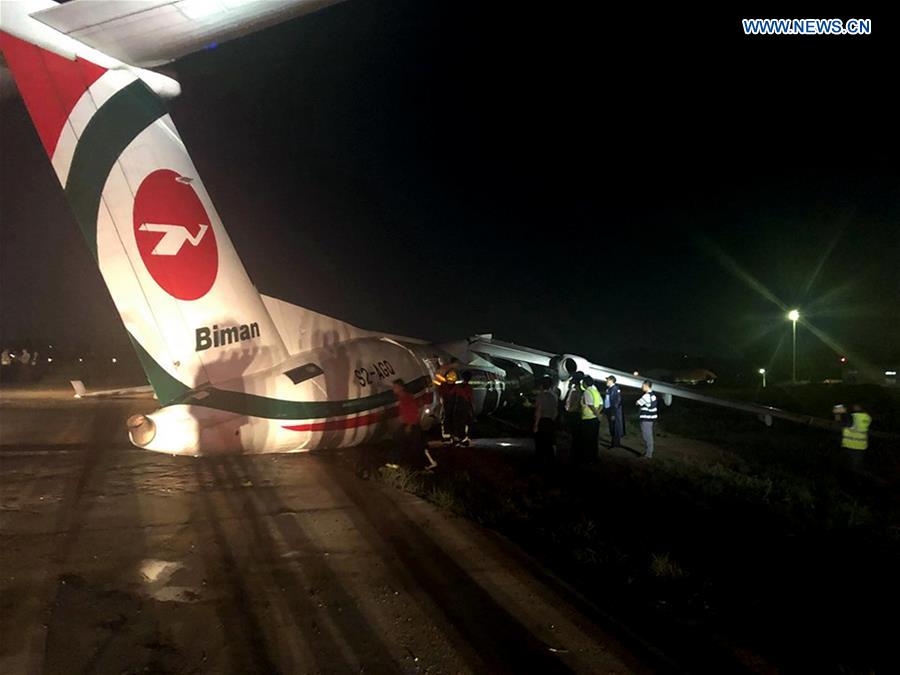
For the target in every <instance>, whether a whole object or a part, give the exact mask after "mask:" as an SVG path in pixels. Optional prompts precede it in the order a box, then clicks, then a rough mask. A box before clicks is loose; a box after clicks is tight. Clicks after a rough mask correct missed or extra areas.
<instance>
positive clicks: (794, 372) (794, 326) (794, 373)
mask: <svg viewBox="0 0 900 675" xmlns="http://www.w3.org/2000/svg"><path fill="white" fill-rule="evenodd" d="M787 318H788V319H790V320H791V324H792V326H791V328H792V333H793V337H794V340H793V344H794V349H793V352H794V359H793V362H792V365H791V382H793V383H794V384H797V321H799V319H800V312H798V311H797V310H796V309H792V310H791V311H790V312H788V315H787Z"/></svg>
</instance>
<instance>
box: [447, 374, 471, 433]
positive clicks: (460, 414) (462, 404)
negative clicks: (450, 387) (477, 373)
mask: <svg viewBox="0 0 900 675" xmlns="http://www.w3.org/2000/svg"><path fill="white" fill-rule="evenodd" d="M471 380H472V373H471V372H470V371H468V370H467V371H466V372H464V373H463V376H462V381H460V382H458V383H457V384H456V386H455V388H454V391H453V426H452V427H451V429H450V435H451V440H452V442H453V445H461V446H463V447H464V448H467V447H469V427H470V426H471V425H472V423H473V422H474V421H475V396H474V393H473V391H472V385H470V384H469V382H471Z"/></svg>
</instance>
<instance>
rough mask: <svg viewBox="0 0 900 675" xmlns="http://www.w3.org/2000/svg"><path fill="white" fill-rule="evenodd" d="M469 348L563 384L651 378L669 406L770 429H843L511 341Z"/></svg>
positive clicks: (630, 383)
mask: <svg viewBox="0 0 900 675" xmlns="http://www.w3.org/2000/svg"><path fill="white" fill-rule="evenodd" d="M468 349H469V351H470V352H472V353H474V354H480V355H482V356H485V357H487V358H492V357H493V358H500V359H505V360H508V361H514V362H524V363H530V364H533V365H536V366H541V367H544V368H547V369H548V370H549V371H550V374H551V376H554V375H555V376H556V377H557V378H558V379H559V380H560V381H561V382H563V383H564V382H565V381H566V380H568V379H569V377H570V376H571V373H572V372H574V371H581V372H583V373H584V374H585V375H590V376H591V377H593V378H594V379H595V380H597V381H599V382H603V381H605V380H606V378H607V377H608V376H609V375H614V376H615V378H616V382H617V383H618V384H619V385H621V386H625V387H635V388H638V389H640V387H641V385H642V384H643V382H644V380H648V379H649V380H650V381H651V382H652V383H653V391H655V392H656V393H657V394H660V395H661V396H662V398H663V401H664V402H665V404H666V405H671V404H672V400H673V398H674V397H678V398H684V399H688V400H691V401H698V402H700V403H706V404H709V405H715V406H720V407H722V408H730V409H731V410H737V411H740V412H745V413H749V414H751V415H756V416H757V417H759V419H760V421H762V422H763V423H765V425H766V426H771V425H772V419H773V418H779V419H785V420H788V421H790V422H795V423H797V424H803V425H806V426H812V427H819V428H822V429H834V428H837V427H838V426H839V425H837V423H836V422H834V421H833V420H827V419H822V418H819V417H812V416H810V415H801V414H798V413H792V412H789V411H787V410H781V409H780V408H773V407H771V406H765V405H756V404H753V403H746V402H744V401H730V400H728V399H723V398H716V397H715V396H707V395H706V394H701V393H699V392H696V391H692V390H690V389H685V388H683V387H676V386H675V385H672V384H669V383H667V382H659V381H657V380H652V379H650V378H647V377H642V376H639V375H635V374H633V373H626V372H624V371H621V370H616V369H615V368H609V367H607V366H602V365H598V364H595V363H591V362H590V361H588V360H587V359H585V358H582V357H580V356H575V355H573V354H553V353H552V352H546V351H542V350H540V349H532V348H530V347H523V346H522V345H517V344H513V343H511V342H501V341H499V340H495V339H493V337H492V336H490V335H476V336H475V337H472V338H470V339H469V347H468Z"/></svg>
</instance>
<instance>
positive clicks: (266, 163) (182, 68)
mask: <svg viewBox="0 0 900 675" xmlns="http://www.w3.org/2000/svg"><path fill="white" fill-rule="evenodd" d="M523 7H524V5H519V4H510V5H509V6H508V9H507V10H505V11H503V10H501V9H499V8H496V9H491V10H485V9H484V8H479V7H478V6H477V5H471V4H470V5H460V4H459V3H453V4H450V3H443V4H434V5H432V4H430V3H426V2H421V1H403V2H390V3H387V2H373V1H368V0H351V1H350V2H347V3H345V4H343V5H338V6H335V7H332V8H329V9H327V10H325V11H323V12H320V13H318V14H315V15H311V16H308V17H304V18H302V19H300V20H297V21H294V22H291V23H289V24H285V25H283V26H279V27H277V28H274V29H270V30H268V31H265V32H263V33H259V34H256V35H253V36H249V37H247V38H243V39H241V40H237V41H234V42H230V43H226V44H223V45H220V46H219V47H218V48H216V49H211V50H207V51H204V52H202V53H198V54H195V55H192V56H190V57H188V58H185V59H182V60H181V61H179V62H177V63H175V64H172V66H171V67H170V68H167V69H166V70H165V71H164V72H167V73H168V74H172V75H174V76H176V77H177V78H178V79H179V80H180V81H181V83H182V88H183V92H184V93H183V95H182V96H181V97H180V98H179V99H176V100H175V101H172V102H170V109H171V111H172V115H173V118H174V120H175V123H176V125H177V126H178V128H179V130H180V132H181V134H182V136H183V138H184V139H185V141H186V143H187V145H188V148H189V149H190V151H191V154H192V157H193V159H194V161H195V163H196V164H197V166H198V169H199V171H200V174H201V176H202V177H203V179H204V181H205V183H206V186H207V188H208V190H209V192H210V194H211V196H212V198H213V200H214V202H215V203H216V206H217V209H218V211H219V213H220V215H221V216H222V218H223V220H224V222H225V225H226V227H227V229H228V232H229V234H230V236H231V238H232V240H233V241H234V243H235V245H236V247H237V249H238V251H239V253H240V254H241V256H242V258H243V261H244V263H245V265H246V266H247V269H248V271H249V273H250V276H251V278H252V279H253V280H254V282H255V283H256V285H257V286H258V287H259V289H260V290H261V291H262V292H264V293H267V294H270V295H275V296H278V297H281V298H283V299H285V300H288V301H290V302H293V303H295V304H300V305H305V306H308V307H310V308H312V309H315V310H318V311H321V312H324V313H327V314H331V315H334V316H337V317H340V318H342V319H345V320H347V321H350V322H352V323H355V324H357V325H360V326H364V327H368V328H373V329H383V330H385V331H390V332H395V333H402V334H409V335H415V336H420V337H424V338H433V339H451V338H458V337H463V336H467V335H471V334H474V333H476V332H493V333H494V335H495V336H497V337H499V338H502V339H507V340H512V341H515V342H519V343H522V344H526V345H531V346H535V347H540V348H544V349H548V350H552V351H569V352H575V353H580V354H583V355H585V356H588V357H590V358H594V359H596V360H598V361H599V362H601V363H607V364H608V365H612V366H620V367H625V368H628V367H630V364H629V363H624V362H617V361H616V359H617V358H618V359H621V358H622V357H621V354H622V352H623V351H626V350H634V349H652V350H658V351H672V352H675V351H683V352H685V353H688V354H691V355H698V356H706V357H710V358H712V357H729V358H742V359H746V360H748V362H753V363H760V365H766V364H769V365H770V367H771V368H774V369H775V370H776V371H778V370H779V369H780V370H781V373H785V372H786V370H785V369H786V368H787V367H789V352H790V350H789V337H790V324H789V322H788V321H787V320H785V318H784V311H783V309H782V307H780V306H779V302H780V303H782V304H783V306H784V307H785V308H789V307H793V306H798V307H799V308H800V310H801V312H802V313H803V314H804V317H806V318H808V319H809V321H810V322H811V323H812V324H813V326H814V328H815V330H816V331H817V332H818V333H819V337H817V336H816V335H814V333H813V332H811V331H810V330H809V329H806V328H803V327H801V333H800V335H801V345H802V346H803V349H802V351H801V354H802V358H803V360H804V366H803V367H805V368H806V369H807V370H808V371H809V372H810V373H818V372H824V370H825V369H824V365H823V364H826V363H828V364H831V363H836V361H837V356H838V354H839V353H849V354H851V355H852V356H853V357H854V358H858V359H861V360H866V361H869V362H872V363H878V364H885V365H886V364H888V363H889V362H894V363H895V362H896V361H897V360H898V359H900V309H898V308H900V271H898V270H900V228H898V223H900V169H898V167H900V162H898V149H900V148H898V138H897V133H898V131H897V130H898V124H897V104H896V98H895V97H894V96H893V94H894V93H896V88H897V75H896V64H897V63H898V51H900V50H898V48H897V47H896V45H897V44H898V43H897V40H896V38H897V30H896V29H895V28H889V27H888V25H887V24H888V21H887V19H883V22H882V23H881V24H879V20H880V17H879V16H878V15H874V14H872V13H870V12H869V13H867V12H862V11H859V12H858V13H856V14H854V16H864V17H871V18H872V20H873V31H874V32H875V34H874V35H872V36H869V37H830V38H825V37H781V38H751V37H744V36H743V35H742V33H741V31H740V17H741V14H740V13H737V14H735V15H731V14H723V15H719V16H709V15H705V16H702V17H700V16H698V17H693V18H691V17H688V16H686V15H682V19H681V21H680V22H679V21H678V20H677V19H676V18H675V15H674V13H673V14H672V15H671V16H665V15H662V14H651V13H650V12H649V11H648V10H645V9H640V8H637V6H635V7H636V8H635V10H634V13H633V14H626V13H622V14H612V13H609V12H608V11H607V12H605V13H604V14H603V15H595V14H590V13H580V12H576V11H575V10H569V11H566V12H564V13H559V12H551V11H550V9H549V5H547V6H546V7H545V9H544V12H545V13H543V14H534V13H524V12H523V9H522V8H523ZM769 15H771V14H764V13H760V12H759V11H755V12H753V13H752V14H746V16H769ZM807 15H808V14H801V15H799V16H807ZM836 15H837V16H842V17H844V18H846V17H847V16H850V15H847V14H846V13H837V14H836ZM813 16H817V14H813ZM879 31H880V34H879ZM0 106H2V107H0V111H2V124H0V142H2V157H3V161H2V176H0V199H2V230H0V242H2V243H0V281H2V291H0V292H2V332H3V339H4V340H7V341H8V340H15V339H21V338H25V337H38V336H40V337H47V338H52V339H54V340H56V341H58V342H60V343H63V344H92V345H93V346H94V348H95V349H97V350H104V349H109V350H113V351H115V350H119V351H121V352H123V353H124V352H125V351H126V350H127V349H128V348H127V347H126V346H125V345H126V344H127V340H126V337H125V331H124V328H123V327H122V326H121V323H120V322H119V320H118V316H117V315H116V313H115V310H114V308H113V306H112V303H111V301H110V299H109V296H108V294H107V292H106V289H105V287H104V285H103V283H102V281H101V278H100V275H99V272H98V271H97V270H96V268H95V266H94V264H93V261H92V260H91V258H90V256H89V254H88V252H87V248H86V246H85V245H84V243H83V241H82V240H81V236H80V233H79V232H78V229H77V227H76V225H75V223H74V220H73V218H72V217H71V215H70V214H69V211H68V207H67V205H66V203H65V201H64V199H63V196H62V193H61V190H60V189H59V186H58V183H57V181H56V178H55V176H54V175H53V173H52V170H51V168H50V164H49V161H48V160H47V159H46V157H45V155H44V154H43V150H42V149H41V147H40V145H39V143H38V140H37V136H36V134H35V132H34V130H33V128H32V127H31V124H30V122H29V121H28V119H27V116H26V114H25V112H24V108H23V106H22V103H21V101H20V100H19V99H17V98H9V97H7V99H6V100H4V101H3V102H2V104H0ZM751 279H752V280H753V281H751ZM762 289H765V290H764V291H763V290H762ZM766 295H768V296H769V297H768V298H767V297H765V296H766ZM823 336H824V337H823ZM823 340H824V341H823ZM826 342H831V345H832V346H831V347H829V346H827V345H826V344H825V343H826ZM779 344H780V345H781V346H780V351H777V350H778V347H779ZM617 355H618V356H617Z"/></svg>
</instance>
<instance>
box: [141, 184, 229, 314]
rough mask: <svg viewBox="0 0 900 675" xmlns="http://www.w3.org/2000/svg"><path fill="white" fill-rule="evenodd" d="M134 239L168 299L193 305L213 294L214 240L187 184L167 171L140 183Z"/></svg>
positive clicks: (198, 200)
mask: <svg viewBox="0 0 900 675" xmlns="http://www.w3.org/2000/svg"><path fill="white" fill-rule="evenodd" d="M134 238H135V240H136V241H137V247H138V251H139V252H140V254H141V259H142V260H143V261H144V265H145V266H146V268H147V271H148V272H150V276H152V277H153V280H154V281H156V283H158V284H159V285H160V288H162V289H163V290H164V291H165V292H166V293H168V294H169V295H171V296H173V297H175V298H178V299H179V300H196V299H197V298H202V297H203V296H204V295H206V294H207V293H208V292H209V289H210V288H212V285H213V282H215V280H216V272H217V271H218V268H219V252H218V249H217V247H216V236H215V233H214V232H213V230H212V223H211V222H210V219H209V216H208V215H207V214H206V209H204V208H203V204H202V203H201V202H200V198H199V197H198V196H197V193H196V192H195V191H194V188H193V187H191V185H190V179H187V178H183V177H182V176H179V175H178V174H177V173H175V172H174V171H172V170H171V169H158V170H156V171H154V172H153V173H151V174H149V175H148V176H147V177H146V178H144V182H142V183H141V186H140V187H139V188H138V191H137V195H135V197H134Z"/></svg>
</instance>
